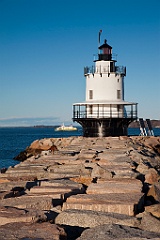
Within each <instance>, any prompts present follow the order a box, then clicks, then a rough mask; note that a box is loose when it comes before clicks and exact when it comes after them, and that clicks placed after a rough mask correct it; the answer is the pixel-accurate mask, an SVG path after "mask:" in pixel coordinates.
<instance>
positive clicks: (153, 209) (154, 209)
mask: <svg viewBox="0 0 160 240" xmlns="http://www.w3.org/2000/svg"><path fill="white" fill-rule="evenodd" d="M145 211H146V212H149V213H151V214H152V216H154V217H156V218H159V219H160V203H159V204H153V205H150V206H146V207H145Z"/></svg>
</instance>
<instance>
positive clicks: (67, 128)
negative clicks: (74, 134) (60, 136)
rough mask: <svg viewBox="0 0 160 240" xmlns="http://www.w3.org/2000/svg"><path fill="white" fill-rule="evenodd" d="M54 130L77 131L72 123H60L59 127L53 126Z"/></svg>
mask: <svg viewBox="0 0 160 240" xmlns="http://www.w3.org/2000/svg"><path fill="white" fill-rule="evenodd" d="M55 131H77V128H76V127H73V126H72V125H70V126H65V125H64V124H62V125H61V126H60V127H57V128H55Z"/></svg>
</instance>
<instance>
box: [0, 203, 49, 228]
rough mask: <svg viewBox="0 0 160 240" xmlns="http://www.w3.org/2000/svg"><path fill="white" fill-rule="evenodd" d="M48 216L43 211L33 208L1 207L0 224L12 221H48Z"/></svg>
mask: <svg viewBox="0 0 160 240" xmlns="http://www.w3.org/2000/svg"><path fill="white" fill-rule="evenodd" d="M46 220H47V217H46V215H45V213H44V212H43V211H40V210H33V209H27V210H23V209H18V208H14V207H1V208H0V225H5V224H7V223H11V222H32V223H33V222H39V221H46Z"/></svg>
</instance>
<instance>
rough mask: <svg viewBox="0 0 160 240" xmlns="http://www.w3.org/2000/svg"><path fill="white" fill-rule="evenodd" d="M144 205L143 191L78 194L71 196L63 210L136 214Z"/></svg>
mask: <svg viewBox="0 0 160 240" xmlns="http://www.w3.org/2000/svg"><path fill="white" fill-rule="evenodd" d="M142 206H143V194H142V193H108V194H78V195H75V196H71V197H69V198H68V199H67V200H66V202H65V203H64V204H63V207H62V210H67V209H78V210H92V211H102V212H114V213H119V214H126V215H129V216H134V215H135V214H136V213H137V211H138V209H141V208H142Z"/></svg>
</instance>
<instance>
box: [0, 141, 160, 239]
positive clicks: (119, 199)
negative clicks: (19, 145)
mask: <svg viewBox="0 0 160 240" xmlns="http://www.w3.org/2000/svg"><path fill="white" fill-rule="evenodd" d="M158 145H159V146H160V138H158V137H146V138H145V137H114V138H113V137H106V138H83V137H70V138H64V139H62V138H61V139H60V138H59V139H54V138H53V139H42V140H39V141H35V142H33V143H32V144H31V146H30V149H28V151H29V153H30V154H31V152H32V151H31V150H33V152H34V155H33V156H30V157H29V158H27V159H26V160H25V161H23V162H21V163H20V164H18V165H16V166H15V167H10V168H8V169H7V171H6V172H4V173H1V174H0V225H1V227H0V234H1V233H2V232H3V234H2V235H1V236H2V237H1V239H2V240H4V239H8V234H9V233H8V232H7V228H8V226H9V229H10V235H11V236H12V238H11V239H13V240H14V239H22V237H23V238H27V239H29V238H31V237H32V234H30V232H29V231H28V230H27V229H28V226H29V225H26V231H24V228H23V227H20V226H21V225H20V224H21V223H22V222H23V223H24V222H25V224H31V223H32V231H33V232H34V231H35V232H36V228H37V222H41V223H39V224H40V225H42V229H43V224H45V226H46V231H47V229H48V231H49V232H50V231H51V230H50V225H49V224H52V225H54V228H53V229H52V230H53V231H51V232H52V237H51V236H49V235H47V236H45V237H43V236H42V235H43V234H41V236H40V232H41V231H39V233H38V232H36V233H35V234H36V235H35V237H36V238H37V239H38V238H40V239H46V240H47V239H61V238H62V237H63V239H69V240H72V239H77V238H78V236H79V239H90V237H91V236H92V234H93V231H92V232H90V231H88V232H87V233H88V235H87V237H86V235H85V231H86V230H85V228H91V229H92V228H95V227H98V226H102V225H104V224H105V226H106V227H105V228H104V233H105V231H107V232H108V231H110V228H109V227H107V226H109V225H107V224H112V225H113V226H115V224H116V227H115V233H114V238H111V236H109V235H107V233H105V234H106V238H104V239H120V238H118V236H119V234H118V231H119V230H118V226H127V228H126V229H127V230H126V231H127V232H128V235H127V233H126V239H127V237H128V236H129V239H136V238H135V237H136V236H138V238H137V239H146V236H147V235H146V234H147V233H145V231H148V232H149V235H148V236H150V238H148V239H160V228H159V226H160V224H159V223H160V222H159V218H160V207H159V206H160V183H159V179H160V176H159V171H160V167H159V166H160V155H159V154H158V152H157V149H158V147H157V146H158ZM37 149H38V151H37ZM39 150H41V151H39ZM36 151H37V152H38V153H36ZM155 206H156V207H155ZM155 208H156V211H155ZM8 224H9V225H8ZM15 224H17V225H15ZM15 226H17V232H16V231H15V233H14V234H13V232H14V230H15ZM34 226H35V229H34ZM67 226H70V228H69V227H67ZM131 227H136V228H138V229H139V232H138V234H139V235H136V231H135V232H134V231H133V229H131ZM21 229H22V230H21ZM73 229H76V230H75V232H73ZM97 229H98V228H97ZM107 229H108V230H107ZM12 230H13V232H12ZM101 231H102V229H101ZM54 232H55V233H54ZM81 232H83V234H82V236H85V237H86V238H84V237H80V234H81ZM140 232H141V233H140ZM87 233H86V234H87ZM76 234H77V235H76ZM140 234H141V236H142V237H140ZM123 237H124V236H123ZM99 239H102V238H99ZM123 239H124V238H123ZM97 240H98V238H97Z"/></svg>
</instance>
